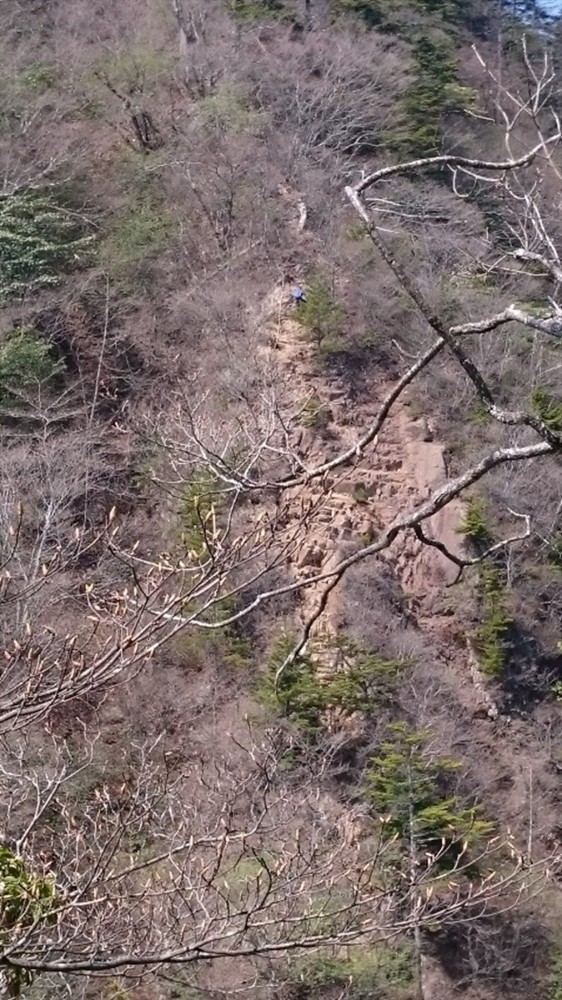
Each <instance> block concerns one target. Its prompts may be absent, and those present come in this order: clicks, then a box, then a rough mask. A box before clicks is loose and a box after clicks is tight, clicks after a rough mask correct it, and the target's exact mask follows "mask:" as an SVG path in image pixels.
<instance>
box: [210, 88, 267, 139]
mask: <svg viewBox="0 0 562 1000" xmlns="http://www.w3.org/2000/svg"><path fill="white" fill-rule="evenodd" d="M197 114H198V115H199V117H200V118H201V120H202V121H203V123H204V124H205V125H206V126H207V127H208V128H217V129H220V130H223V131H228V132H243V131H245V130H246V129H249V128H256V127H257V126H258V125H260V123H262V122H263V121H264V120H265V116H264V114H263V113H262V112H261V111H257V110H256V108H255V107H254V105H253V104H252V102H251V100H250V98H249V96H248V94H247V93H246V92H245V91H244V90H243V88H242V87H240V86H239V85H237V84H233V83H228V84H223V85H222V86H220V87H219V88H218V89H217V90H216V91H215V92H214V93H213V94H209V95H208V96H207V97H202V98H201V100H200V101H199V102H198V104H197Z"/></svg>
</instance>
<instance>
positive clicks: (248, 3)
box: [228, 0, 288, 22]
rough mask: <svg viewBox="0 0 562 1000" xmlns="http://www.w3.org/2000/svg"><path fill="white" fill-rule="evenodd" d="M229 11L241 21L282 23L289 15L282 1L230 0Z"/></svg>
mask: <svg viewBox="0 0 562 1000" xmlns="http://www.w3.org/2000/svg"><path fill="white" fill-rule="evenodd" d="M228 9H229V11H230V13H231V14H232V15H233V17H235V18H237V20H239V21H250V22H253V21H262V20H263V19H264V18H267V19H268V20H270V21H272V20H273V21H281V20H283V19H284V18H286V17H287V15H288V12H287V9H286V7H285V4H284V3H283V2H282V0H228Z"/></svg>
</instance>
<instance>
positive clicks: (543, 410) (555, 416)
mask: <svg viewBox="0 0 562 1000" xmlns="http://www.w3.org/2000/svg"><path fill="white" fill-rule="evenodd" d="M531 406H532V407H533V411H534V412H535V413H536V415H537V417H539V418H540V419H541V420H542V422H543V424H546V426H547V427H548V428H549V429H550V430H551V431H562V400H560V399H555V398H554V397H553V396H551V395H550V393H549V392H547V390H546V389H543V388H541V387H540V386H537V387H536V388H535V389H533V391H532V393H531Z"/></svg>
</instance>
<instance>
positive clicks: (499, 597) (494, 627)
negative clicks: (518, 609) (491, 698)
mask: <svg viewBox="0 0 562 1000" xmlns="http://www.w3.org/2000/svg"><path fill="white" fill-rule="evenodd" d="M478 588H479V593H480V616H481V624H480V625H479V626H478V628H477V629H476V632H475V633H474V640H475V644H476V648H477V650H478V655H479V661H480V666H481V668H482V670H483V671H484V673H485V674H487V675H488V676H489V677H495V678H497V677H499V676H500V674H501V673H502V671H503V669H504V667H505V663H506V655H507V642H506V637H507V633H508V632H509V630H510V628H511V627H512V625H513V618H512V617H511V615H510V614H509V610H508V606H507V591H506V587H505V583H504V579H503V574H502V573H501V572H500V570H499V569H497V568H496V567H494V566H485V567H483V568H482V570H481V572H480V579H479V583H478Z"/></svg>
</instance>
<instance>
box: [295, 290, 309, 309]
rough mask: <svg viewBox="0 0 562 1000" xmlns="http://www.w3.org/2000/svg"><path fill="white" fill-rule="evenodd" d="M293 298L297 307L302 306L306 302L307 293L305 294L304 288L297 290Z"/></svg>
mask: <svg viewBox="0 0 562 1000" xmlns="http://www.w3.org/2000/svg"><path fill="white" fill-rule="evenodd" d="M292 298H293V302H295V303H296V305H297V306H300V305H302V304H303V303H304V302H306V292H304V291H303V289H302V288H295V290H294V292H293V293H292Z"/></svg>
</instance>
